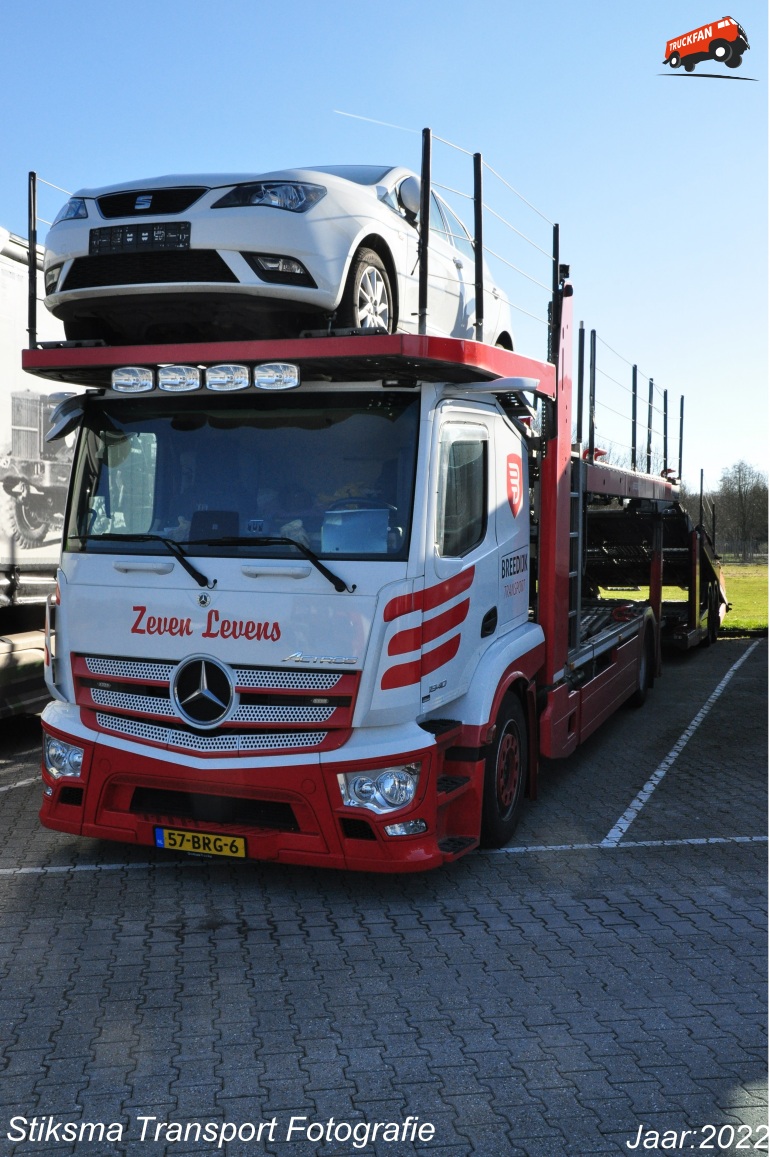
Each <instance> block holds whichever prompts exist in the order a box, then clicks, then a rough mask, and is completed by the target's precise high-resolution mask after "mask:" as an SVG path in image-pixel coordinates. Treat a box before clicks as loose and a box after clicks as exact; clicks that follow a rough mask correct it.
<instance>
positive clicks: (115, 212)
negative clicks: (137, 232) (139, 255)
mask: <svg viewBox="0 0 770 1157" xmlns="http://www.w3.org/2000/svg"><path fill="white" fill-rule="evenodd" d="M204 193H208V189H207V188H206V187H205V185H201V186H197V185H196V186H193V185H190V186H189V187H187V188H181V189H148V190H146V191H145V190H142V189H132V190H130V192H127V193H105V195H104V196H103V197H97V198H96V203H97V205H98V206H99V212H100V213H101V215H102V217H105V218H106V219H107V220H108V221H109V220H112V219H113V218H115V217H146V216H147V215H148V214H155V213H184V211H185V209H189V207H190V205H194V204H195V202H196V201H197V200H198V198H199V197H202V196H203V194H204ZM137 202H139V204H138V206H137ZM148 202H149V203H148Z"/></svg>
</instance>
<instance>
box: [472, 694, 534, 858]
mask: <svg viewBox="0 0 770 1157" xmlns="http://www.w3.org/2000/svg"><path fill="white" fill-rule="evenodd" d="M528 752H529V744H528V739H527V723H526V720H525V718H524V709H523V707H522V705H521V702H520V701H519V699H517V698H516V696H515V695H509V696H508V697H507V698H506V699H505V700H504V701H503V705H502V707H501V708H500V714H499V715H498V717H497V729H496V731H495V740H494V743H493V744H492V746H491V748H490V750H489V754H488V755H487V762H486V767H485V769H484V800H483V804H482V811H481V845H482V847H485V848H502V847H504V846H505V844H507V843H508V841H509V840H510V838H511V836H512V835H513V833H514V831H515V830H516V825H517V824H518V822H519V817H520V815H521V809H522V806H523V803H524V792H525V788H526V785H527V766H528Z"/></svg>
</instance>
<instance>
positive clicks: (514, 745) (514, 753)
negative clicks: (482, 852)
mask: <svg viewBox="0 0 770 1157" xmlns="http://www.w3.org/2000/svg"><path fill="white" fill-rule="evenodd" d="M520 778H521V746H520V743H519V732H518V729H517V728H515V727H513V726H511V727H509V728H508V729H507V730H506V731H505V733H504V734H503V736H502V738H501V740H500V746H499V747H498V749H497V774H496V777H495V786H496V789H497V805H498V808H499V809H500V814H501V815H502V816H503V817H505V816H506V815H507V814H508V812H510V810H511V808H512V807H513V805H514V802H515V800H516V794H517V790H518V786H519V780H520Z"/></svg>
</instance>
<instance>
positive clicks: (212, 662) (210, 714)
mask: <svg viewBox="0 0 770 1157" xmlns="http://www.w3.org/2000/svg"><path fill="white" fill-rule="evenodd" d="M172 694H173V698H174V703H175V704H176V708H177V710H178V712H179V714H180V715H181V716H182V718H183V719H185V720H186V721H187V722H188V723H191V724H192V725H193V726H194V727H203V728H211V727H216V726H217V725H218V724H219V723H221V722H222V720H223V719H224V718H225V716H226V715H227V713H228V711H229V710H230V707H231V706H232V702H233V694H234V691H233V683H232V680H231V678H230V675H229V673H228V671H227V669H226V668H225V667H224V666H223V665H222V664H221V663H218V662H217V661H216V659H207V658H203V657H202V656H200V655H196V656H195V657H194V658H192V659H187V660H185V662H184V663H180V664H179V666H178V667H177V670H176V674H175V675H174V680H173V684H172Z"/></svg>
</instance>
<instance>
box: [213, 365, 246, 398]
mask: <svg viewBox="0 0 770 1157" xmlns="http://www.w3.org/2000/svg"><path fill="white" fill-rule="evenodd" d="M248 384H249V367H248V366H228V365H222V366H209V368H208V369H207V370H206V389H207V390H216V391H218V392H220V393H225V392H226V391H229V390H245V389H246V387H247V386H248Z"/></svg>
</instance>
